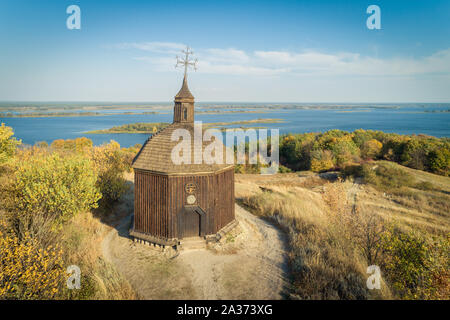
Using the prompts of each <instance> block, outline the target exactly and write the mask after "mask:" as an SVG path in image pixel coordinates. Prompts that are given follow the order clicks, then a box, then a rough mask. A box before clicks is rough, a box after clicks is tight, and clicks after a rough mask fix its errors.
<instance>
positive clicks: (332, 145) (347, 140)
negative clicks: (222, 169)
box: [280, 129, 450, 176]
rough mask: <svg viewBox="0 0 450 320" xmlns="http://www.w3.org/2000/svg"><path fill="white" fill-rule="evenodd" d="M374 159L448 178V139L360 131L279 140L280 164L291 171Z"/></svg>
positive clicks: (324, 168) (317, 169) (334, 167)
mask: <svg viewBox="0 0 450 320" xmlns="http://www.w3.org/2000/svg"><path fill="white" fill-rule="evenodd" d="M378 159H383V160H389V161H394V162H397V163H399V164H401V165H404V166H407V167H410V168H413V169H418V170H424V171H429V172H432V173H436V174H440V175H444V176H449V175H450V139H449V138H436V137H431V136H426V135H399V134H395V133H385V132H382V131H372V130H362V129H359V130H355V131H353V132H347V131H342V130H330V131H327V132H324V133H302V134H288V135H283V136H281V137H280V163H281V164H282V165H283V166H286V167H288V168H290V169H292V170H312V171H315V172H322V171H329V170H341V169H344V168H346V167H348V166H352V165H358V164H361V163H364V162H366V161H368V160H378Z"/></svg>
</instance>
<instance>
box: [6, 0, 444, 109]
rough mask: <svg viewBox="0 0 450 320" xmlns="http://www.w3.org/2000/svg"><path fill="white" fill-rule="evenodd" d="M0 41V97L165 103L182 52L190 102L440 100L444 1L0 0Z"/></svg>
mask: <svg viewBox="0 0 450 320" xmlns="http://www.w3.org/2000/svg"><path fill="white" fill-rule="evenodd" d="M72 4H76V5H78V6H79V7H80V8H81V30H68V29H67V27H66V19H67V17H68V16H69V15H68V14H67V13H66V8H67V7H68V6H69V5H72ZM371 4H375V5H378V6H379V7H380V8H381V30H369V29H368V28H367V27H366V19H367V18H368V16H369V15H368V14H367V13H366V9H367V7H368V6H369V5H371ZM0 39H1V47H0V71H1V76H0V100H19V101H28V100H38V101H171V100H172V99H173V96H174V95H175V94H176V92H177V90H178V88H179V86H180V84H181V78H182V71H181V70H176V69H175V68H174V64H175V55H176V54H177V52H178V51H179V50H180V49H181V48H183V47H184V46H185V45H190V46H191V47H192V48H193V50H194V52H195V54H196V57H197V58H198V59H199V69H198V71H197V72H195V73H194V72H191V73H190V75H189V84H190V88H191V91H192V92H193V93H194V95H195V96H196V99H197V101H261V102H416V101H417V102H450V1H448V0H443V1H440V0H430V1H424V0H423V1H417V0H410V1H406V0H405V1H402V0H390V1H212V0H209V1H195V0H192V1H167V0H166V1H138V0H129V1H114V0H99V1H92V0H79V1H76V0H71V1H66V0H53V1H51V0H41V1H35V0H28V1H25V0H2V1H1V2H0Z"/></svg>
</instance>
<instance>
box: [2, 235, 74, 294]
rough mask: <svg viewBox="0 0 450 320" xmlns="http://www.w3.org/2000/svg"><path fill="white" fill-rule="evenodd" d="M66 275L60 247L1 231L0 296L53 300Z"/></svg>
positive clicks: (58, 292)
mask: <svg viewBox="0 0 450 320" xmlns="http://www.w3.org/2000/svg"><path fill="white" fill-rule="evenodd" d="M64 275H65V270H64V268H63V261H62V251H61V249H59V248H58V247H52V246H48V247H46V248H41V247H39V244H38V242H37V241H36V240H35V239H33V238H31V237H30V236H29V235H27V236H26V237H25V238H24V239H23V240H22V241H19V240H18V238H17V237H15V236H9V235H5V234H3V233H2V232H1V231H0V299H54V298H56V297H58V295H59V294H60V291H61V286H62V284H63V283H64V281H63V280H64Z"/></svg>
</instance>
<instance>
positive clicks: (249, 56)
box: [119, 42, 450, 77]
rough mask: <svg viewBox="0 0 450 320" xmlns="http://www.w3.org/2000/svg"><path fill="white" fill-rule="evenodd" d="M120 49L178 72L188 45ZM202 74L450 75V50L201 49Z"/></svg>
mask: <svg viewBox="0 0 450 320" xmlns="http://www.w3.org/2000/svg"><path fill="white" fill-rule="evenodd" d="M119 47H120V48H123V49H127V48H134V49H138V50H142V51H146V52H149V53H152V55H151V56H145V57H138V58H135V59H136V60H142V61H146V62H148V63H151V64H152V65H154V67H155V70H157V71H171V70H174V64H175V58H174V55H175V54H179V53H180V51H181V50H182V49H184V48H185V45H183V44H181V43H172V42H144V43H126V44H121V45H119ZM195 55H196V56H197V57H198V58H199V69H198V72H199V73H208V74H234V75H259V76H265V75H267V76H273V75H281V74H290V75H308V76H369V77H370V76H374V77H379V76H389V77H392V76H417V75H426V74H450V49H446V50H442V51H438V52H436V53H434V54H432V55H429V56H426V57H422V58H400V57H396V58H385V59H381V58H374V57H369V56H362V55H360V54H358V53H354V52H343V53H335V54H330V53H323V52H318V51H303V52H288V51H254V52H251V53H247V52H245V51H243V50H239V49H235V48H227V49H220V48H207V49H203V50H197V51H196V52H195Z"/></svg>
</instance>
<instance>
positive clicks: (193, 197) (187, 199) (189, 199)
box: [186, 194, 197, 204]
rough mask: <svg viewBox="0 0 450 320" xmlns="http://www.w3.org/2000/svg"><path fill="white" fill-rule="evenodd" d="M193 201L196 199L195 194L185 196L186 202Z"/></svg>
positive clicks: (192, 202)
mask: <svg viewBox="0 0 450 320" xmlns="http://www.w3.org/2000/svg"><path fill="white" fill-rule="evenodd" d="M195 201H197V199H196V198H195V196H194V195H193V194H191V195H188V196H187V198H186V202H187V204H194V203H195Z"/></svg>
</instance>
